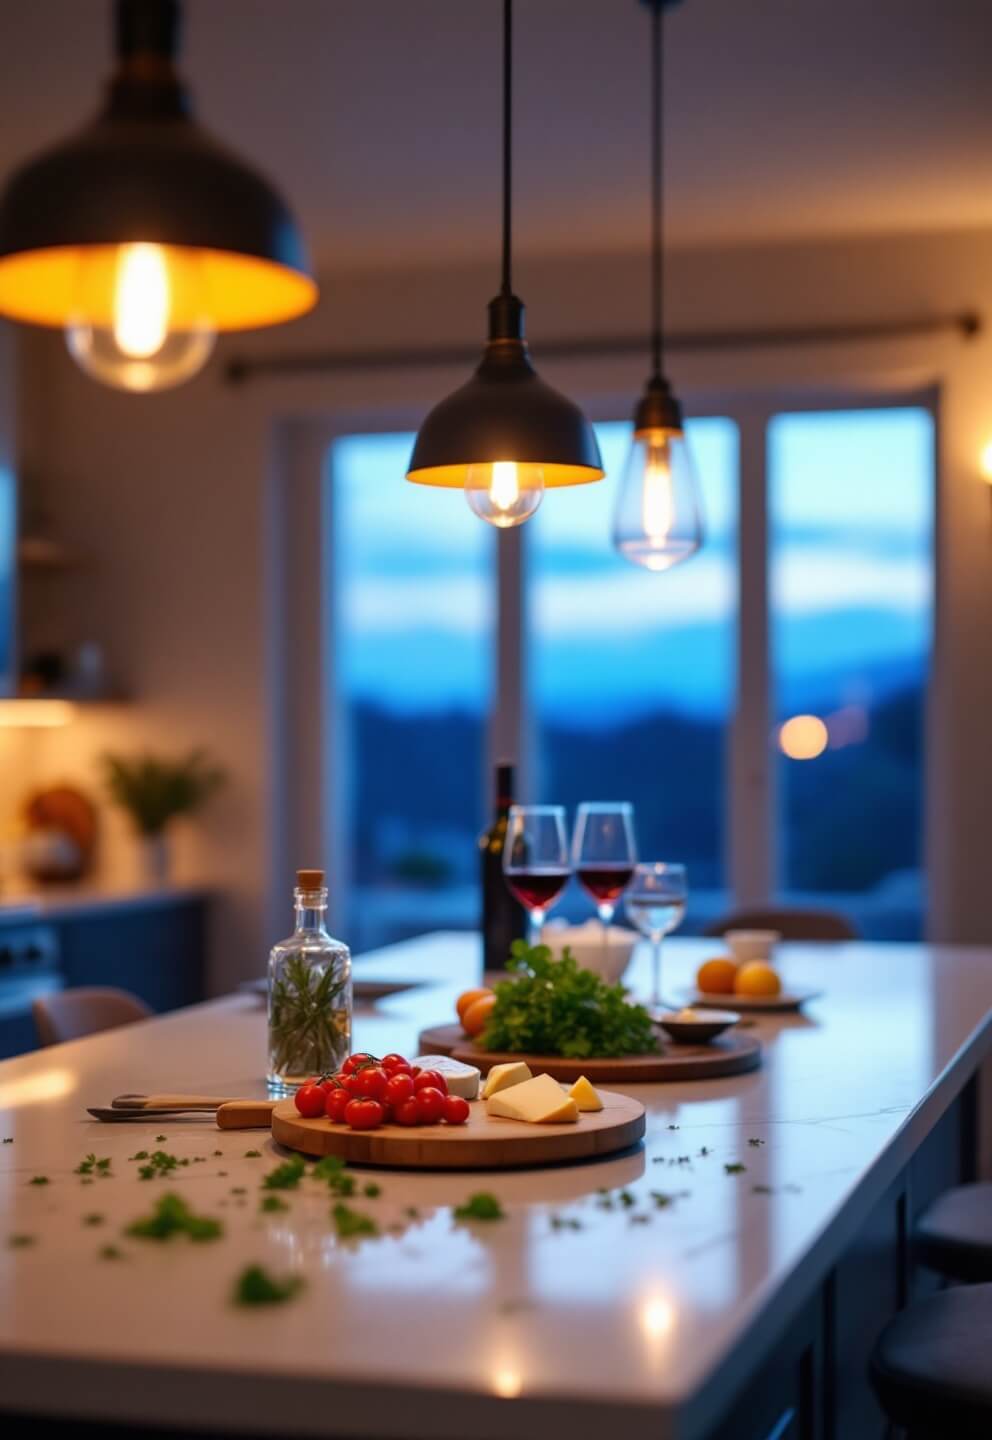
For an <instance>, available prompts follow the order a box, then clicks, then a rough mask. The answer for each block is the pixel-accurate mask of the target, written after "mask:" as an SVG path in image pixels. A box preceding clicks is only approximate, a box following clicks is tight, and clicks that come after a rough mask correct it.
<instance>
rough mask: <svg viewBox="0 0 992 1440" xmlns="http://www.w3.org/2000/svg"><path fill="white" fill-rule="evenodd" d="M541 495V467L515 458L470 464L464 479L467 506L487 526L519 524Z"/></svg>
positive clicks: (539, 500)
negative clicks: (485, 522) (486, 523)
mask: <svg viewBox="0 0 992 1440" xmlns="http://www.w3.org/2000/svg"><path fill="white" fill-rule="evenodd" d="M543 497H544V470H543V467H542V466H540V465H534V464H531V463H530V462H527V461H524V462H518V461H516V460H493V461H491V462H489V463H487V464H479V465H470V466H469V467H468V472H467V475H466V478H465V499H466V500H467V501H468V503H469V508H470V509H471V510H473V511H474V512H475V514H476V515H479V516H481V518H482V519H483V520H488V522H489V524H490V525H495V526H496V528H497V529H499V530H507V529H509V528H510V526H512V525H522V524H523V522H524V521H525V520H527V519H528V518H529V517H530V516H531V515H533V513H534V511H535V510H536V509H537V507H538V506H539V505H540V503H541V500H542V499H543Z"/></svg>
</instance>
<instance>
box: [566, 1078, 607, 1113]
mask: <svg viewBox="0 0 992 1440" xmlns="http://www.w3.org/2000/svg"><path fill="white" fill-rule="evenodd" d="M568 1093H569V1095H571V1097H572V1099H573V1100H574V1101H575V1103H576V1105H578V1107H579V1109H580V1110H602V1108H603V1102H602V1100H600V1098H599V1092H598V1090H597V1089H596V1087H595V1086H594V1085H592V1084H590V1082H589V1081H588V1080H587V1079H586V1077H585V1076H584V1075H580V1076H579V1078H578V1080H576V1082H575V1084H574V1085H573V1086H572V1088H571V1090H569V1092H568Z"/></svg>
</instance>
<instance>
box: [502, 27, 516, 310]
mask: <svg viewBox="0 0 992 1440" xmlns="http://www.w3.org/2000/svg"><path fill="white" fill-rule="evenodd" d="M512 116H513V0H503V283H502V286H501V289H502V293H503V294H504V295H512V294H513V285H512V283H511V277H510V264H511V220H512V215H513V118H512Z"/></svg>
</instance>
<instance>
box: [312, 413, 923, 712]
mask: <svg viewBox="0 0 992 1440" xmlns="http://www.w3.org/2000/svg"><path fill="white" fill-rule="evenodd" d="M596 428H597V433H598V436H599V441H600V445H601V448H602V452H603V459H604V464H605V466H606V471H607V478H606V479H605V480H604V481H602V482H601V483H599V484H595V485H588V486H582V487H580V488H578V489H566V490H558V491H555V492H552V493H551V494H549V495H547V496H546V497H545V500H544V502H543V504H542V506H541V509H540V510H539V512H538V514H537V515H536V516H535V517H534V519H533V520H532V521H530V522H529V523H528V525H527V526H526V529H525V538H526V556H527V562H526V563H527V570H528V576H529V581H528V601H529V605H530V622H529V629H528V635H529V656H528V672H529V677H530V683H531V686H532V693H533V695H534V699H535V701H536V703H537V706H538V709H539V711H540V713H541V714H542V715H543V716H544V717H545V718H549V719H550V718H555V719H566V720H570V721H572V722H574V723H583V721H585V722H586V723H589V724H599V723H602V722H604V721H607V720H609V721H614V722H615V721H617V720H619V719H621V718H628V717H632V716H636V715H640V714H644V713H646V712H650V711H651V710H654V709H657V708H658V707H666V708H668V707H674V708H677V709H679V710H682V711H685V712H690V713H695V714H699V715H706V716H720V715H723V714H726V713H727V711H728V709H729V706H730V703H731V695H732V688H733V670H734V651H733V646H734V639H733V622H734V616H735V611H736V605H737V598H736V583H737V582H736V558H735V550H736V527H737V428H736V426H735V425H734V423H733V422H732V421H731V420H726V419H720V418H709V419H702V420H694V421H690V422H689V426H688V434H689V441H690V445H691V448H692V452H693V455H694V457H695V461H696V465H697V469H698V471H699V474H700V479H701V484H702V491H703V504H704V510H705V516H706V541H705V545H704V547H703V549H702V550H701V551H700V552H699V554H698V555H696V556H695V557H694V558H693V559H692V560H690V561H688V562H686V563H685V564H684V565H682V566H680V567H679V568H677V569H676V570H674V571H671V572H669V573H668V574H663V575H651V574H648V573H646V572H644V571H641V570H640V569H638V568H637V567H635V566H632V565H630V564H629V563H628V562H626V561H624V560H622V559H621V558H620V557H619V556H618V555H617V554H616V553H615V551H614V550H613V549H612V547H611V544H610V532H611V523H612V512H613V506H614V503H615V498H616V488H617V485H618V483H619V477H620V474H621V473H622V470H623V465H624V460H625V458H626V452H627V447H628V445H629V442H630V426H629V425H628V424H627V423H624V422H619V421H618V422H612V423H609V424H603V425H598V426H597V427H596ZM412 442H413V437H412V435H355V436H349V437H346V438H344V439H342V440H339V441H338V442H337V443H336V444H335V445H334V447H333V451H332V455H331V465H330V467H329V471H330V476H329V483H332V484H333V485H334V486H335V503H334V515H335V520H334V526H335V535H334V546H335V557H336V565H337V570H336V574H337V576H338V606H339V609H338V627H339V630H338V633H339V648H338V655H339V663H340V665H341V667H342V678H343V681H344V686H345V690H346V693H347V694H349V695H350V696H352V697H355V698H358V697H361V698H365V699H373V700H376V701H377V702H378V703H380V704H383V705H387V706H389V707H390V708H392V709H396V710H401V711H408V712H416V711H420V710H424V709H429V710H436V709H439V708H444V707H447V706H463V707H469V708H472V709H481V708H482V707H484V706H485V705H486V704H487V703H488V700H489V696H490V689H491V684H492V679H491V672H492V639H493V633H492V632H493V616H494V604H495V572H494V561H495V543H494V542H495V539H496V536H495V534H494V532H493V531H492V530H491V529H490V528H489V527H488V526H486V525H485V524H484V523H483V522H482V521H480V520H478V519H477V518H476V517H475V516H474V515H473V514H472V513H471V512H470V511H469V509H468V506H467V505H466V504H465V500H464V497H463V496H462V494H461V493H460V492H459V491H443V490H431V489H427V488H425V487H422V486H416V485H409V484H407V483H405V481H404V480H403V474H404V471H405V469H406V463H407V460H408V458H409V453H410V448H411V445H412ZM768 447H769V510H770V530H771V534H770V560H771V566H770V582H771V595H772V615H773V620H772V626H773V629H772V638H773V654H774V657H775V672H776V689H777V692H778V695H777V699H778V705H779V709H780V711H781V712H782V713H791V711H792V710H794V709H798V708H803V706H804V705H809V706H814V705H816V706H821V707H822V706H833V705H840V704H845V703H849V702H852V701H854V702H858V703H863V702H865V701H867V700H869V699H870V698H871V696H872V695H873V694H874V695H878V694H879V693H884V691H885V690H886V689H888V688H891V687H892V686H894V685H897V684H899V683H900V682H901V681H902V680H904V679H905V678H907V677H908V676H918V675H919V674H920V671H921V669H922V667H923V666H924V665H925V663H926V654H927V649H928V645H929V628H930V608H931V588H932V574H931V566H932V557H931V541H932V531H933V433H932V420H931V417H930V415H929V414H928V413H927V412H926V411H923V410H918V409H893V410H865V411H853V412H831V413H810V414H787V415H780V416H777V417H776V418H775V419H774V420H773V421H772V424H771V426H770V429H769V433H768Z"/></svg>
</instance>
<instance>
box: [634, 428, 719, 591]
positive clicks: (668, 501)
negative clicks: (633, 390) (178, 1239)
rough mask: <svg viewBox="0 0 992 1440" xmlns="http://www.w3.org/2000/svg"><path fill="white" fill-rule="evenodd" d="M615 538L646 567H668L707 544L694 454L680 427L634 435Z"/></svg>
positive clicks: (685, 558) (635, 561) (640, 432)
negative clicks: (693, 461)
mask: <svg viewBox="0 0 992 1440" xmlns="http://www.w3.org/2000/svg"><path fill="white" fill-rule="evenodd" d="M613 543H614V545H615V546H616V548H617V550H619V552H620V554H621V555H622V556H623V557H624V559H625V560H629V561H630V562H631V563H632V564H634V565H642V566H643V567H644V569H645V570H654V571H661V570H670V569H671V568H672V566H673V565H678V564H679V562H680V561H682V560H688V558H689V556H690V555H694V554H695V553H696V551H697V550H698V549H699V547H700V545H702V543H703V516H702V506H701V503H700V495H699V482H698V480H697V478H696V471H695V467H694V465H693V463H692V455H691V453H690V451H689V446H688V444H687V443H686V438H685V435H684V433H683V432H682V431H681V430H671V429H652V430H638V431H636V432H635V434H634V439H633V443H632V445H631V448H630V454H629V455H628V457H627V464H626V465H625V467H624V472H623V479H622V480H621V482H620V493H619V495H618V497H617V508H616V513H615V515H614V519H613Z"/></svg>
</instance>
